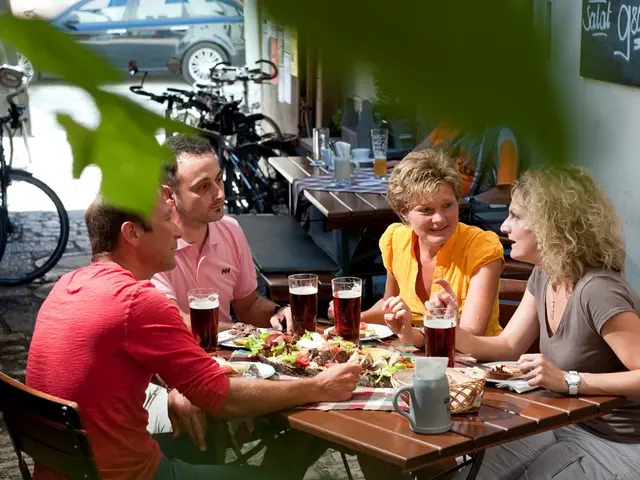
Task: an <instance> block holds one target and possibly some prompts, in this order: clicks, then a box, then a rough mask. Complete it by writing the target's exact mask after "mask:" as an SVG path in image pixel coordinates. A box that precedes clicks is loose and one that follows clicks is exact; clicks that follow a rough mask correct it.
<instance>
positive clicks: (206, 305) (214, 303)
mask: <svg viewBox="0 0 640 480" xmlns="http://www.w3.org/2000/svg"><path fill="white" fill-rule="evenodd" d="M219 306H220V302H219V301H218V300H209V299H208V298H194V299H193V300H190V301H189V307H190V308H193V309H194V310H211V309H212V308H218V307H219Z"/></svg>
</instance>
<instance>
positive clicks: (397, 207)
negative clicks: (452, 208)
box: [387, 149, 462, 218]
mask: <svg viewBox="0 0 640 480" xmlns="http://www.w3.org/2000/svg"><path fill="white" fill-rule="evenodd" d="M443 185H448V186H449V187H451V190H453V194H454V195H455V197H456V200H460V195H461V194H462V177H461V176H460V172H459V171H458V167H457V165H456V162H455V161H454V160H453V159H452V158H451V157H449V156H448V155H447V154H446V153H444V152H443V151H441V150H433V149H427V150H422V151H419V152H411V153H410V154H409V155H407V156H406V157H404V158H403V159H402V161H401V162H400V163H398V164H397V165H396V166H395V168H394V169H393V172H392V173H391V177H390V178H389V186H388V187H387V201H388V202H389V205H390V206H391V208H392V209H393V211H394V212H396V214H398V216H399V217H400V218H404V217H405V215H406V214H407V213H409V211H411V209H412V208H413V207H415V206H416V205H417V204H418V203H419V202H420V201H422V200H424V199H430V198H432V197H433V195H434V194H435V193H436V191H437V190H438V189H439V188H440V187H441V186H443Z"/></svg>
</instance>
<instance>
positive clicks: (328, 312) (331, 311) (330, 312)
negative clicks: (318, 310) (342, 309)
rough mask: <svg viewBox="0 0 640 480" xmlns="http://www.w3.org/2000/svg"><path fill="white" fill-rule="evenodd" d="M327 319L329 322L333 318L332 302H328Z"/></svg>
mask: <svg viewBox="0 0 640 480" xmlns="http://www.w3.org/2000/svg"><path fill="white" fill-rule="evenodd" d="M327 318H329V320H333V319H334V318H335V311H334V308H333V300H331V301H330V302H329V310H327Z"/></svg>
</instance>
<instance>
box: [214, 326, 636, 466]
mask: <svg viewBox="0 0 640 480" xmlns="http://www.w3.org/2000/svg"><path fill="white" fill-rule="evenodd" d="M323 330H324V326H320V325H319V326H318V331H320V332H322V331H323ZM385 344H391V345H393V341H389V342H387V341H385V342H383V343H381V344H378V345H377V346H381V347H384V346H385ZM218 354H219V355H220V356H223V357H226V358H228V357H229V356H230V354H231V352H230V351H228V350H227V351H224V350H222V351H219V353H218ZM416 354H420V353H416ZM421 354H423V355H424V352H422V353H421ZM461 366H462V365H461ZM624 401H625V400H624V398H622V397H608V396H577V397H571V396H567V395H562V394H558V393H552V392H549V391H547V390H543V389H538V390H533V391H531V392H527V393H522V394H519V393H514V392H512V391H510V390H506V389H498V388H494V387H490V386H487V387H485V392H484V396H483V399H482V406H481V407H480V409H479V410H478V411H477V412H474V413H469V414H458V415H452V420H453V428H452V430H451V431H449V432H447V433H443V434H438V435H420V434H417V433H414V432H413V431H411V429H410V428H409V422H408V420H407V419H406V418H404V417H402V416H401V415H399V414H397V413H395V412H388V411H374V410H332V411H322V410H289V411H286V412H283V413H281V414H280V416H281V418H282V419H283V420H284V421H285V422H286V423H287V424H288V425H289V426H290V427H291V428H294V429H296V430H300V431H303V432H306V433H308V434H310V435H314V436H316V437H320V438H323V439H325V440H327V441H329V442H332V443H334V444H337V445H340V446H342V447H344V448H347V449H349V450H353V451H355V452H360V453H364V454H367V455H370V456H373V457H376V458H379V459H381V460H383V461H385V462H387V463H390V464H393V465H396V466H398V467H400V468H402V469H403V470H404V471H413V470H419V469H420V468H423V467H425V466H427V465H428V464H430V463H432V462H434V461H437V460H442V459H445V458H450V457H457V456H460V455H463V454H470V453H473V452H477V451H478V450H484V449H486V448H488V447H492V446H495V445H501V444H504V443H507V442H509V441H512V440H516V439H518V438H523V437H527V436H530V435H534V434H536V433H541V432H544V431H547V430H553V429H556V428H559V427H562V426H565V425H569V424H573V423H578V422H582V421H585V420H588V419H592V418H597V417H599V416H601V415H603V414H605V413H608V412H610V411H612V410H613V409H615V408H618V407H619V406H621V405H622V404H623V403H624Z"/></svg>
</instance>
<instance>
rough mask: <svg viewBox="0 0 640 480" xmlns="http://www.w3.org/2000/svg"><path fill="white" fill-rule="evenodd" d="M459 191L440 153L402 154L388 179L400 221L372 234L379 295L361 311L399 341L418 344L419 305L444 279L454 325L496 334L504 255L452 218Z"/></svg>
mask: <svg viewBox="0 0 640 480" xmlns="http://www.w3.org/2000/svg"><path fill="white" fill-rule="evenodd" d="M461 189H462V180H461V177H460V173H459V172H458V169H457V168H456V164H455V162H454V161H453V160H452V159H451V158H449V157H448V156H447V155H446V154H445V153H443V152H442V151H436V150H430V149H428V150H424V151H421V152H412V153H410V154H409V155H407V156H406V157H405V158H404V159H403V160H402V161H401V162H400V163H399V164H398V165H397V166H396V167H395V169H394V170H393V173H392V174H391V178H390V179H389V187H388V190H387V200H388V201H389V204H390V205H391V207H392V208H393V210H394V211H395V212H396V213H397V214H398V216H399V217H400V218H401V219H402V220H403V223H394V224H392V225H390V226H389V227H388V228H387V230H386V231H385V233H384V234H383V235H382V237H381V238H380V250H381V252H382V260H383V262H384V266H385V267H386V269H387V283H386V287H385V294H384V298H383V299H381V300H380V301H378V302H377V303H376V304H375V305H374V306H373V307H371V308H370V309H369V310H367V311H366V312H363V313H362V321H364V322H371V323H383V322H386V323H387V325H389V327H390V328H391V329H392V330H393V331H394V333H397V334H398V335H399V336H400V338H401V339H402V340H404V341H405V342H408V343H413V344H415V345H416V346H418V347H422V346H424V336H423V334H422V332H421V331H420V330H419V329H418V328H415V327H420V326H422V314H423V312H424V308H425V307H424V304H425V302H426V301H428V300H429V299H430V298H431V296H432V295H434V293H435V290H436V289H438V288H440V287H439V286H438V285H436V284H434V281H435V280H439V279H443V280H446V281H447V282H449V284H451V286H452V287H453V290H454V291H455V292H456V295H457V296H458V298H459V299H460V310H459V316H458V318H459V324H460V327H461V328H463V329H465V330H467V331H469V332H472V333H473V334H474V335H489V336H495V335H498V334H499V333H500V332H501V331H502V329H501V328H500V325H499V323H498V284H499V279H500V273H501V272H502V269H503V265H504V260H503V249H502V245H501V243H500V240H499V239H498V236H497V235H496V234H495V233H493V232H487V231H483V230H481V229H479V228H477V227H472V226H469V225H465V224H463V223H460V222H458V201H459V200H460V193H461Z"/></svg>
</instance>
